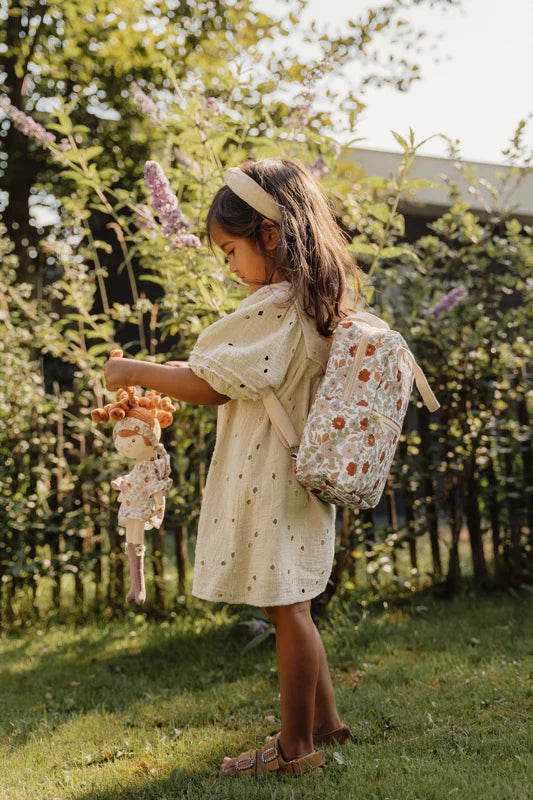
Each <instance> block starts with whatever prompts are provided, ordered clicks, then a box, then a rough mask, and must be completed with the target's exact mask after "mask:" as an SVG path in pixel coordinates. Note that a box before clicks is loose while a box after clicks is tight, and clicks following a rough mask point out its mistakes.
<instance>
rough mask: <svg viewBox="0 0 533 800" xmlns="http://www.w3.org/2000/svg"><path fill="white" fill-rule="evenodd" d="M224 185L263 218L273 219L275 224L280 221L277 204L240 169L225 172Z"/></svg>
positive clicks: (279, 211) (230, 169)
mask: <svg viewBox="0 0 533 800" xmlns="http://www.w3.org/2000/svg"><path fill="white" fill-rule="evenodd" d="M225 183H226V186H229V188H230V189H231V191H232V192H234V193H235V194H236V195H237V197H240V198H241V200H244V202H245V203H248V205H249V206H252V208H255V210H256V211H259V213H260V214H262V215H263V216H264V217H266V218H267V219H273V220H275V221H276V222H280V221H281V209H280V206H279V205H278V203H277V202H276V201H275V200H274V198H273V197H272V195H271V194H269V193H268V192H265V190H264V189H263V187H262V186H259V184H258V183H257V182H256V181H254V179H253V178H251V177H250V176H249V175H247V174H246V173H245V172H243V171H242V169H239V167H230V168H229V169H228V170H226V176H225Z"/></svg>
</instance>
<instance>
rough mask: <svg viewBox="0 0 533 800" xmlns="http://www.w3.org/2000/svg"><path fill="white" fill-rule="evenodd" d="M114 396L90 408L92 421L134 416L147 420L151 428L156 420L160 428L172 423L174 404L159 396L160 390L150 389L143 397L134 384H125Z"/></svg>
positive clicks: (114, 419) (154, 425)
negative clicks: (98, 405) (113, 400)
mask: <svg viewBox="0 0 533 800" xmlns="http://www.w3.org/2000/svg"><path fill="white" fill-rule="evenodd" d="M115 396H116V401H115V402H114V403H107V405H105V406H104V407H103V408H93V409H92V410H91V417H92V419H93V422H96V423H99V422H109V420H112V421H113V422H118V421H119V419H123V418H124V417H134V418H137V419H142V420H144V421H145V422H148V423H149V424H150V425H152V427H153V428H157V424H156V422H158V423H159V425H160V427H161V428H167V427H168V426H169V425H170V424H171V423H172V419H173V417H172V412H173V411H175V410H176V406H175V405H174V404H173V403H172V400H171V399H170V397H161V392H157V391H155V389H150V390H149V391H147V392H146V394H145V395H144V397H140V396H138V395H137V394H136V392H135V386H126V387H124V388H121V389H118V390H117V393H116V395H115Z"/></svg>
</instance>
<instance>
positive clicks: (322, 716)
mask: <svg viewBox="0 0 533 800" xmlns="http://www.w3.org/2000/svg"><path fill="white" fill-rule="evenodd" d="M309 607H310V606H309ZM262 611H264V613H265V614H266V615H267V617H268V618H269V619H270V621H271V622H272V623H273V624H274V625H275V624H276V623H275V613H273V612H275V609H274V608H263V609H262ZM313 628H314V633H315V638H316V646H317V648H318V664H319V667H318V680H317V684H316V692H315V715H314V719H313V733H329V732H330V731H333V730H335V728H339V727H340V726H341V724H342V723H341V720H340V718H339V714H338V711H337V704H336V701H335V690H334V688H333V683H332V681H331V675H330V672H329V667H328V659H327V656H326V651H325V649H324V644H323V642H322V638H321V636H320V631H319V630H318V628H317V626H316V625H315V623H313Z"/></svg>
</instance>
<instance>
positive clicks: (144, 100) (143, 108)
mask: <svg viewBox="0 0 533 800" xmlns="http://www.w3.org/2000/svg"><path fill="white" fill-rule="evenodd" d="M130 85H131V88H132V91H133V97H132V99H133V102H134V103H135V105H136V106H137V108H138V109H139V111H140V112H141V114H145V115H146V116H147V117H150V119H151V120H152V121H153V122H157V123H161V122H162V120H161V117H160V116H159V109H158V108H157V106H156V104H155V103H154V101H153V100H152V99H151V98H150V97H148V95H147V94H146V93H145V92H143V90H142V89H141V87H140V86H139V84H138V83H136V82H135V81H132V82H131V84H130Z"/></svg>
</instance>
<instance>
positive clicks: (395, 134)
mask: <svg viewBox="0 0 533 800" xmlns="http://www.w3.org/2000/svg"><path fill="white" fill-rule="evenodd" d="M391 133H392V135H393V136H394V138H395V139H396V141H397V142H398V144H401V146H402V147H403V149H404V150H409V145H408V144H407V142H406V141H405V139H403V138H402V137H401V136H400V134H399V133H396V131H391Z"/></svg>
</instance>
